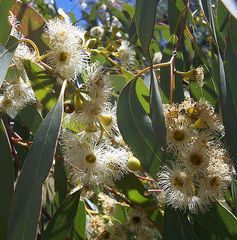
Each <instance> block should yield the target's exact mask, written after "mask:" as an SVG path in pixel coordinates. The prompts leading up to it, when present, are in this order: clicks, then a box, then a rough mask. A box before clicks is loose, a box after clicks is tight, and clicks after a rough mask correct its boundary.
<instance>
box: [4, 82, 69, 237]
mask: <svg viewBox="0 0 237 240" xmlns="http://www.w3.org/2000/svg"><path fill="white" fill-rule="evenodd" d="M65 85H66V82H65V83H64V84H63V86H62V90H61V95H60V97H59V100H58V102H57V104H56V105H55V107H54V108H53V109H52V110H51V111H50V112H49V113H48V114H47V116H46V117H45V119H44V120H43V122H42V124H41V125H40V127H39V129H38V131H37V133H36V135H35V138H34V142H33V144H32V145H31V148H30V150H29V153H28V155H27V157H26V159H25V162H24V165H23V168H22V170H21V173H20V176H19V178H18V181H17V184H16V189H15V192H14V194H13V199H12V205H11V210H10V221H9V225H8V239H9V240H28V239H35V237H36V231H37V225H38V219H39V215H40V207H41V194H42V184H43V182H44V181H45V179H46V177H47V176H48V173H49V170H50V167H51V165H52V162H53V158H54V154H55V149H56V146H57V140H58V135H59V131H60V128H61V119H62V114H63V99H64V90H65Z"/></svg>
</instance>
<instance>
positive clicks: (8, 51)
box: [0, 14, 17, 87]
mask: <svg viewBox="0 0 237 240" xmlns="http://www.w3.org/2000/svg"><path fill="white" fill-rule="evenodd" d="M0 15H1V14H0ZM16 47H17V39H16V38H14V37H10V38H9V40H8V42H7V43H6V45H5V46H3V45H0V87H1V86H2V83H3V81H4V80H5V77H6V74H7V70H8V67H9V65H10V63H11V60H12V57H13V55H14V52H15V50H16Z"/></svg>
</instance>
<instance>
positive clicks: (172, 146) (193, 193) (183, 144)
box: [158, 98, 231, 213]
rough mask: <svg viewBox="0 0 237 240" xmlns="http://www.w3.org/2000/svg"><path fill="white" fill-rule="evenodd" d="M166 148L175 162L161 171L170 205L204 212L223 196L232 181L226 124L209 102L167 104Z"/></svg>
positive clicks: (162, 182) (160, 175) (159, 180)
mask: <svg viewBox="0 0 237 240" xmlns="http://www.w3.org/2000/svg"><path fill="white" fill-rule="evenodd" d="M164 111H165V119H166V125H167V150H168V151H169V152H171V153H172V154H173V156H174V157H175V161H173V162H171V163H170V165H169V166H164V167H163V168H162V170H161V171H160V173H159V174H158V182H159V187H160V188H161V189H162V190H163V191H164V193H165V198H166V202H167V204H169V205H171V206H173V207H174V208H179V209H183V210H189V211H190V212H192V213H198V212H199V211H201V212H205V211H206V210H207V209H208V207H209V206H211V204H212V203H213V202H214V201H216V200H219V199H221V198H223V191H224V190H225V189H226V188H227V186H228V185H229V183H230V181H231V163H230V159H229V156H228V153H227V151H226V149H225V147H224V146H223V144H222V143H221V138H222V137H223V135H224V127H223V125H222V123H221V120H220V117H219V116H218V114H216V113H215V112H214V108H213V107H212V106H211V105H210V104H209V103H208V102H206V101H204V100H202V99H201V100H200V101H199V102H194V101H193V100H192V99H190V98H188V99H185V101H184V102H182V103H181V104H172V105H169V104H168V105H165V106H164Z"/></svg>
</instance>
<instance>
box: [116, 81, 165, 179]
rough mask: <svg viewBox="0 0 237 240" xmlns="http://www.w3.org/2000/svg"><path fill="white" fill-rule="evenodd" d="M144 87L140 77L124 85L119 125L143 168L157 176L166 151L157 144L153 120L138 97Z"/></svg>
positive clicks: (119, 108)
mask: <svg viewBox="0 0 237 240" xmlns="http://www.w3.org/2000/svg"><path fill="white" fill-rule="evenodd" d="M143 87H144V83H143V82H142V80H140V79H138V80H131V81H130V82H129V83H128V84H127V85H126V86H125V87H124V89H123V91H122V92H121V94H120V97H119V101H118V107H117V117H118V126H119V129H120V131H121V133H122V136H123V138H124V140H125V142H126V143H127V144H128V145H129V146H130V147H131V149H132V150H133V151H134V154H135V156H136V157H137V158H138V159H139V160H140V161H141V163H142V166H143V168H144V169H145V170H146V171H148V172H149V173H150V174H151V175H152V176H156V174H157V172H158V170H159V167H160V165H161V163H162V157H163V154H164V153H163V152H162V151H161V150H160V147H159V146H158V145H157V144H156V139H155V138H156V136H155V134H154V130H153V127H152V123H151V120H150V118H149V117H148V115H147V114H146V112H145V111H144V109H143V107H142V105H141V103H140V101H139V99H138V95H140V94H142V92H140V91H141V90H143V89H144V88H143ZM145 94H146V93H145ZM141 146H142V147H141Z"/></svg>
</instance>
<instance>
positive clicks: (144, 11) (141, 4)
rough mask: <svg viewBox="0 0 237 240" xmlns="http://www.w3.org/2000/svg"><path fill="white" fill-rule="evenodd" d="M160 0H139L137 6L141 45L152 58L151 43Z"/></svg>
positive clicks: (138, 32) (136, 19)
mask: <svg viewBox="0 0 237 240" xmlns="http://www.w3.org/2000/svg"><path fill="white" fill-rule="evenodd" d="M158 2H159V0H149V1H147V0H137V1H136V8H135V23H136V28H137V35H138V38H139V40H140V42H141V47H142V50H143V52H144V54H145V55H146V57H147V58H148V59H149V60H150V53H149V45H150V41H151V37H152V34H153V28H154V23H155V16H156V6H157V3H158Z"/></svg>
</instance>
